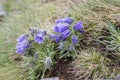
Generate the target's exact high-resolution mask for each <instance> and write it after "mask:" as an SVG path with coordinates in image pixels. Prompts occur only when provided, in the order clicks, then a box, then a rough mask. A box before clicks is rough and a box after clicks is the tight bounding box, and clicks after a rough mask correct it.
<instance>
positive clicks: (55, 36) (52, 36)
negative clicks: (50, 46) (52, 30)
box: [50, 34, 61, 43]
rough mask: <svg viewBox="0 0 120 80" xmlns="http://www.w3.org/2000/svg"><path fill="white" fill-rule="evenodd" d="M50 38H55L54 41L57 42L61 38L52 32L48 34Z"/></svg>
mask: <svg viewBox="0 0 120 80" xmlns="http://www.w3.org/2000/svg"><path fill="white" fill-rule="evenodd" d="M50 39H55V42H56V43H59V42H60V40H61V37H60V36H59V35H55V34H52V35H50Z"/></svg>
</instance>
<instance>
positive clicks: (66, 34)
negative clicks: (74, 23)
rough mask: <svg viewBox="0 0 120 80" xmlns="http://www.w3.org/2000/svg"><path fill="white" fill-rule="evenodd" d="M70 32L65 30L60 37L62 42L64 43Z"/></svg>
mask: <svg viewBox="0 0 120 80" xmlns="http://www.w3.org/2000/svg"><path fill="white" fill-rule="evenodd" d="M70 34H71V32H70V30H66V31H64V32H62V33H61V36H62V40H63V41H64V40H65V39H66V38H67V37H68V36H70Z"/></svg>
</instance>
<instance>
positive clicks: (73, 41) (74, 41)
mask: <svg viewBox="0 0 120 80" xmlns="http://www.w3.org/2000/svg"><path fill="white" fill-rule="evenodd" d="M72 43H73V44H74V45H75V44H77V37H76V36H75V35H73V36H72Z"/></svg>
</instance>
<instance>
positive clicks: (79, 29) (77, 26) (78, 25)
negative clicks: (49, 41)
mask: <svg viewBox="0 0 120 80" xmlns="http://www.w3.org/2000/svg"><path fill="white" fill-rule="evenodd" d="M74 30H77V31H80V32H81V33H84V32H85V31H84V29H83V23H82V22H78V23H76V24H75V25H74Z"/></svg>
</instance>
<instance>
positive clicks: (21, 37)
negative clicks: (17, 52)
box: [17, 34, 28, 42]
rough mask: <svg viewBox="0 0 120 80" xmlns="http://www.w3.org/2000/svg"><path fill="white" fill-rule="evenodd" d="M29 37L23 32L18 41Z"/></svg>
mask: <svg viewBox="0 0 120 80" xmlns="http://www.w3.org/2000/svg"><path fill="white" fill-rule="evenodd" d="M27 37H28V35H27V34H22V35H20V36H19V37H18V39H17V41H18V42H22V41H23V40H25V39H26V38H27Z"/></svg>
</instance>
